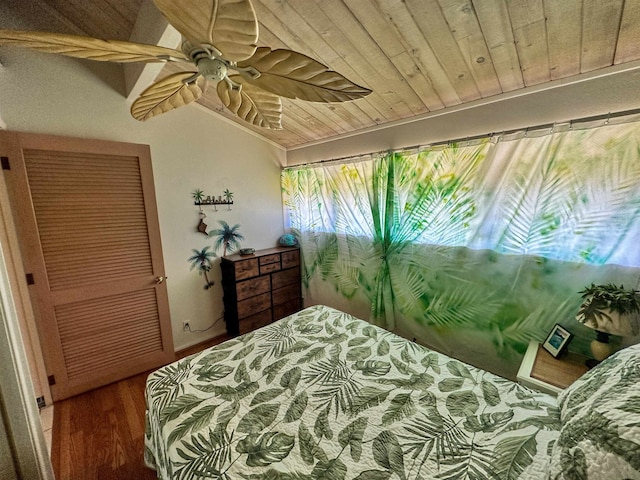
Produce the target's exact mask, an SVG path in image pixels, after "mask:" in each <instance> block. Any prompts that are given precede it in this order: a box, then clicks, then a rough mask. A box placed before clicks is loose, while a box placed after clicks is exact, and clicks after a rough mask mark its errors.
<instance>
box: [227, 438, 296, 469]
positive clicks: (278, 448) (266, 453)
mask: <svg viewBox="0 0 640 480" xmlns="http://www.w3.org/2000/svg"><path fill="white" fill-rule="evenodd" d="M294 445H295V438H294V437H292V436H289V435H287V434H285V433H280V432H267V433H264V434H262V435H259V434H257V433H253V434H251V435H248V436H247V437H246V438H244V439H242V440H240V441H239V442H238V444H237V446H236V452H238V453H240V454H245V453H246V454H247V460H246V464H247V465H248V466H249V467H266V466H267V465H271V464H272V463H276V462H280V461H282V460H284V459H285V458H286V457H287V456H288V455H289V453H290V452H291V450H292V449H293V447H294Z"/></svg>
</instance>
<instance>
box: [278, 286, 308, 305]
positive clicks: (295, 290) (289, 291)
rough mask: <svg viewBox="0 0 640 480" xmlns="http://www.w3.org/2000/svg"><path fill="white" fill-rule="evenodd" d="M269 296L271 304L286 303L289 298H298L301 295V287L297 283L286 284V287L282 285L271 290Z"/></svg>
mask: <svg viewBox="0 0 640 480" xmlns="http://www.w3.org/2000/svg"><path fill="white" fill-rule="evenodd" d="M271 296H272V299H273V305H274V306H275V305H280V304H281V303H286V302H288V301H289V300H294V299H296V298H300V297H301V296H302V295H301V288H300V285H299V284H295V285H287V286H286V287H282V288H279V289H277V290H274V291H273V292H271Z"/></svg>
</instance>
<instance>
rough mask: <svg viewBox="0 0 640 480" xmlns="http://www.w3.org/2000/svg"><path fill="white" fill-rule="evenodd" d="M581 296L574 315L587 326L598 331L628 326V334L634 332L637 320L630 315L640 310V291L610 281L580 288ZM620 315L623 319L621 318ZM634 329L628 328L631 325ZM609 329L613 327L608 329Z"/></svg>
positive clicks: (617, 329) (620, 328)
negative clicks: (580, 302) (581, 300)
mask: <svg viewBox="0 0 640 480" xmlns="http://www.w3.org/2000/svg"><path fill="white" fill-rule="evenodd" d="M579 293H580V294H581V295H582V298H583V299H584V300H583V302H582V305H581V306H580V310H578V315H577V316H576V319H577V320H578V321H579V322H580V323H584V324H585V325H586V326H588V327H591V328H594V329H595V330H600V331H605V332H606V331H609V333H615V334H617V335H621V333H616V332H619V331H621V330H629V333H628V334H627V335H634V334H635V333H637V327H638V324H637V323H638V322H637V320H636V321H634V320H633V317H637V316H638V313H640V291H638V290H634V289H625V288H624V286H623V285H620V286H619V287H618V286H616V285H614V284H612V283H609V284H607V285H594V284H593V283H592V284H591V286H590V287H587V288H585V289H584V290H582V291H581V292H579ZM621 317H622V319H621ZM633 326H635V328H633V330H635V331H631V330H632V327H633ZM610 330H615V332H614V331H610Z"/></svg>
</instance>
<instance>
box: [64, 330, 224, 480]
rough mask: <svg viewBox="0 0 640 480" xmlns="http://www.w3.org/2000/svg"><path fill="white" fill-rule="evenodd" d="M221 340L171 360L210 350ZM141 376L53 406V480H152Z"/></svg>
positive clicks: (185, 352) (191, 349)
mask: <svg viewBox="0 0 640 480" xmlns="http://www.w3.org/2000/svg"><path fill="white" fill-rule="evenodd" d="M228 338H229V337H227V336H226V335H223V336H221V337H217V338H215V339H213V340H211V341H209V342H207V343H206V344H200V345H197V346H195V347H192V348H190V349H187V350H183V351H181V352H179V353H178V354H177V355H176V359H178V358H182V357H184V356H187V355H191V354H192V353H196V352H198V351H200V350H202V349H204V348H207V347H209V346H211V345H216V344H218V343H220V342H223V341H224V340H227V339H228ZM149 373H150V372H146V373H143V374H140V375H136V376H135V377H131V378H127V379H125V380H122V381H120V382H117V383H112V384H111V385H107V386H105V387H102V388H98V389H96V390H92V391H90V392H87V393H83V394H81V395H78V396H75V397H72V398H69V399H67V400H63V401H61V402H56V404H55V408H54V418H53V442H52V446H51V461H52V463H53V469H54V472H55V475H56V479H57V480H94V479H95V480H98V479H99V480H147V479H148V480H155V479H156V478H157V477H156V473H155V471H153V470H150V469H148V468H146V467H145V466H144V462H143V452H144V412H145V400H144V387H145V382H146V379H147V375H148V374H149Z"/></svg>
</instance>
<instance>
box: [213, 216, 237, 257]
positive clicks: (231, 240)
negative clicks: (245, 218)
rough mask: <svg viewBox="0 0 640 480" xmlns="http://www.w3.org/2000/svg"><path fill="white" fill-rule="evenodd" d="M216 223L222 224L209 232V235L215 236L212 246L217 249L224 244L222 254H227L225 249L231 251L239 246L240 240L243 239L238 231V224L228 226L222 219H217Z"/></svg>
mask: <svg viewBox="0 0 640 480" xmlns="http://www.w3.org/2000/svg"><path fill="white" fill-rule="evenodd" d="M218 223H219V224H220V225H221V226H222V228H218V229H216V230H211V231H210V232H209V236H210V237H217V238H216V241H215V243H214V245H213V246H214V248H215V249H216V250H218V249H219V248H220V247H222V246H224V249H223V252H222V256H223V257H224V256H226V255H227V250H228V251H229V252H232V251H233V250H235V249H237V248H239V247H240V240H244V237H243V236H242V235H240V232H238V228H240V225H238V224H235V225H234V226H233V227H230V226H229V224H228V223H227V222H225V221H224V220H220V221H218Z"/></svg>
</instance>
